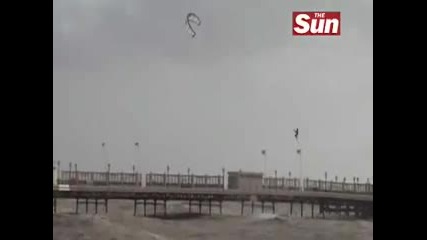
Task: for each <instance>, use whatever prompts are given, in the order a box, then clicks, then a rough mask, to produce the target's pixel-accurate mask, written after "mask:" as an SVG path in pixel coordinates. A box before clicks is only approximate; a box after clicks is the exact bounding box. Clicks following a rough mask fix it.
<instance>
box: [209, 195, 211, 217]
mask: <svg viewBox="0 0 427 240" xmlns="http://www.w3.org/2000/svg"><path fill="white" fill-rule="evenodd" d="M211 207H212V200H211V199H209V215H212V212H211Z"/></svg>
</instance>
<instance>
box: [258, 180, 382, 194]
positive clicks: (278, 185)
mask: <svg viewBox="0 0 427 240" xmlns="http://www.w3.org/2000/svg"><path fill="white" fill-rule="evenodd" d="M263 189H277V190H299V189H300V181H299V179H298V178H284V177H282V178H277V177H266V178H263ZM304 189H305V190H307V191H315V192H346V193H365V194H366V193H368V194H373V191H374V185H373V184H371V183H346V182H336V181H324V180H313V179H308V178H306V179H304Z"/></svg>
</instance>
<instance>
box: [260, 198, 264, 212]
mask: <svg viewBox="0 0 427 240" xmlns="http://www.w3.org/2000/svg"><path fill="white" fill-rule="evenodd" d="M261 212H262V213H264V201H261Z"/></svg>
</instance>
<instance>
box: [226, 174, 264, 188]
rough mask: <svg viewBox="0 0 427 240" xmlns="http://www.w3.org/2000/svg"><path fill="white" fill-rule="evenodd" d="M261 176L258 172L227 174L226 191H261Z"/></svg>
mask: <svg viewBox="0 0 427 240" xmlns="http://www.w3.org/2000/svg"><path fill="white" fill-rule="evenodd" d="M262 178H263V174H262V173H258V172H242V171H238V172H228V189H233V190H242V191H254V192H256V191H260V190H262Z"/></svg>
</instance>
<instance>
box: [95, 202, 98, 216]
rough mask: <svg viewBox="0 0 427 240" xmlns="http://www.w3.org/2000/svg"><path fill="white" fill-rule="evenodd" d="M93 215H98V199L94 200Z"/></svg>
mask: <svg viewBox="0 0 427 240" xmlns="http://www.w3.org/2000/svg"><path fill="white" fill-rule="evenodd" d="M95 214H98V198H95Z"/></svg>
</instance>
